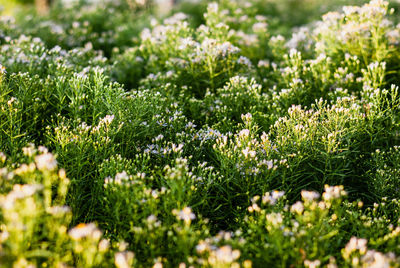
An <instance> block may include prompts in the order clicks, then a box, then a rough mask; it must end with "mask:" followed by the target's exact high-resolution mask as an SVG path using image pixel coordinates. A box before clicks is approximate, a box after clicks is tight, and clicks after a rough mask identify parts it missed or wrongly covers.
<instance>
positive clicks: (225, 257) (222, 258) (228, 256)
mask: <svg viewBox="0 0 400 268" xmlns="http://www.w3.org/2000/svg"><path fill="white" fill-rule="evenodd" d="M215 257H216V260H217V261H218V262H222V263H232V262H233V261H235V260H237V259H238V258H239V257H240V251H239V250H232V247H231V246H229V245H226V246H222V247H220V248H219V249H217V251H216V252H215Z"/></svg>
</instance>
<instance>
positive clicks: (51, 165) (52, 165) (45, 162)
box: [35, 153, 57, 171]
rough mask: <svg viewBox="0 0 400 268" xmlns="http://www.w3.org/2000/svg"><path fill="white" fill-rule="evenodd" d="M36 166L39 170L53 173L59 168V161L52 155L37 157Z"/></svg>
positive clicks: (46, 154)
mask: <svg viewBox="0 0 400 268" xmlns="http://www.w3.org/2000/svg"><path fill="white" fill-rule="evenodd" d="M35 162H36V166H37V168H38V169H39V170H41V171H44V170H49V171H52V170H54V169H56V168H57V161H56V159H55V158H54V156H53V155H52V154H51V153H45V154H41V155H37V156H36V157H35Z"/></svg>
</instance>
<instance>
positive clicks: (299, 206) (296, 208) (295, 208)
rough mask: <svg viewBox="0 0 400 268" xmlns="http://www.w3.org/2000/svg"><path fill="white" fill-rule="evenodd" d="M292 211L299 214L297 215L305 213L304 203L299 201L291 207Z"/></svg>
mask: <svg viewBox="0 0 400 268" xmlns="http://www.w3.org/2000/svg"><path fill="white" fill-rule="evenodd" d="M290 211H291V212H294V213H297V214H301V213H303V211H304V206H303V203H302V202H301V201H297V202H296V203H294V204H293V205H292V206H291V207H290Z"/></svg>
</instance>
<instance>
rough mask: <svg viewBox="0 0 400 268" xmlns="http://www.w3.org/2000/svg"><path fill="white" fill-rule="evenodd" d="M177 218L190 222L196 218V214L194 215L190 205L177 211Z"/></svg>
mask: <svg viewBox="0 0 400 268" xmlns="http://www.w3.org/2000/svg"><path fill="white" fill-rule="evenodd" d="M178 218H179V219H180V220H183V221H184V222H185V223H186V224H190V222H191V221H192V220H194V219H195V218H196V215H194V213H193V212H192V209H191V208H190V207H184V208H183V209H182V210H181V211H179V212H178Z"/></svg>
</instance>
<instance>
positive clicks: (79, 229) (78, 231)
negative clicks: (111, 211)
mask: <svg viewBox="0 0 400 268" xmlns="http://www.w3.org/2000/svg"><path fill="white" fill-rule="evenodd" d="M68 234H69V236H70V237H71V238H72V239H73V240H80V239H82V238H86V237H91V238H93V239H94V240H99V239H100V237H101V232H100V230H99V229H97V227H96V225H95V224H94V223H88V224H86V223H80V224H78V225H77V226H76V227H74V228H72V229H71V230H69V232H68Z"/></svg>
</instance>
